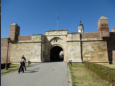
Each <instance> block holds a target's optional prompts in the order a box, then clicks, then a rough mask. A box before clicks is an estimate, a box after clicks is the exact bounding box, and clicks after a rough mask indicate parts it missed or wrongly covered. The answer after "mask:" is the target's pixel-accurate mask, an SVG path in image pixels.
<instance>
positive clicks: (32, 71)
mask: <svg viewBox="0 0 115 86" xmlns="http://www.w3.org/2000/svg"><path fill="white" fill-rule="evenodd" d="M35 72H38V71H34V70H26V71H24V73H35Z"/></svg>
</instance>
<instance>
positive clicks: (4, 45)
mask: <svg viewBox="0 0 115 86" xmlns="http://www.w3.org/2000/svg"><path fill="white" fill-rule="evenodd" d="M10 47H11V45H10V44H9V52H8V54H9V55H8V62H10ZM7 48H8V43H7V38H1V63H6V58H7Z"/></svg>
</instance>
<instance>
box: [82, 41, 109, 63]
mask: <svg viewBox="0 0 115 86" xmlns="http://www.w3.org/2000/svg"><path fill="white" fill-rule="evenodd" d="M82 51H83V53H82V54H83V55H82V56H83V61H89V62H108V53H107V43H106V41H91V42H82Z"/></svg>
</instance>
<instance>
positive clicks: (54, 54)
mask: <svg viewBox="0 0 115 86" xmlns="http://www.w3.org/2000/svg"><path fill="white" fill-rule="evenodd" d="M63 60H64V54H63V49H62V48H61V47H59V46H54V47H52V48H51V50H50V61H51V62H56V61H63Z"/></svg>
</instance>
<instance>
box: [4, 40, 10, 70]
mask: <svg viewBox="0 0 115 86" xmlns="http://www.w3.org/2000/svg"><path fill="white" fill-rule="evenodd" d="M9 42H10V38H8V40H7V43H8V48H7V57H6V65H5V70H8V67H7V63H8V49H9Z"/></svg>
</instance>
